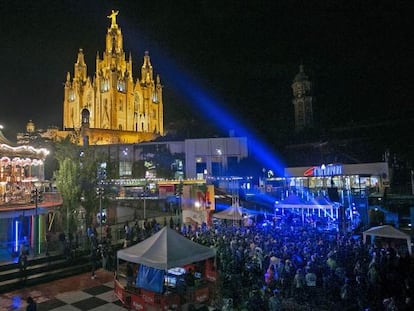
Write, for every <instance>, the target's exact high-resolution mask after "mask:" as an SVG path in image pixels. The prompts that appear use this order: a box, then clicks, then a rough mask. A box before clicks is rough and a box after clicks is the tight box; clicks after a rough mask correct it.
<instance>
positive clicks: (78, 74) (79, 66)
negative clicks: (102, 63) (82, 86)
mask: <svg viewBox="0 0 414 311" xmlns="http://www.w3.org/2000/svg"><path fill="white" fill-rule="evenodd" d="M86 69H87V68H86V64H85V56H84V55H83V49H79V52H78V58H77V60H76V63H75V72H74V77H73V78H74V79H78V80H80V81H84V80H85V79H86Z"/></svg>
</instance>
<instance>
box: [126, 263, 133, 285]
mask: <svg viewBox="0 0 414 311" xmlns="http://www.w3.org/2000/svg"><path fill="white" fill-rule="evenodd" d="M126 279H127V287H131V286H132V284H134V269H133V267H132V264H131V263H130V262H128V263H127V267H126Z"/></svg>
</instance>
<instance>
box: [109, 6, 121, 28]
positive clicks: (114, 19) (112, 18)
mask: <svg viewBox="0 0 414 311" xmlns="http://www.w3.org/2000/svg"><path fill="white" fill-rule="evenodd" d="M118 13H119V11H116V12H115V11H114V10H112V13H111V14H110V15H108V16H107V18H110V19H111V28H116V27H117V26H118V25H117V24H116V16H117V15H118Z"/></svg>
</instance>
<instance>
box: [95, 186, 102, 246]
mask: <svg viewBox="0 0 414 311" xmlns="http://www.w3.org/2000/svg"><path fill="white" fill-rule="evenodd" d="M96 194H97V195H98V197H99V227H100V239H101V241H102V196H103V194H104V188H103V187H102V186H101V187H98V188H96Z"/></svg>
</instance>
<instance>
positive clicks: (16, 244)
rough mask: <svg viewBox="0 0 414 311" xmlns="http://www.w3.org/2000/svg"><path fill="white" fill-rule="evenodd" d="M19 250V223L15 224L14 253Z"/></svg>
mask: <svg viewBox="0 0 414 311" xmlns="http://www.w3.org/2000/svg"><path fill="white" fill-rule="evenodd" d="M18 250H19V221H18V220H16V221H15V222H14V251H15V252H17V251H18Z"/></svg>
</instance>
